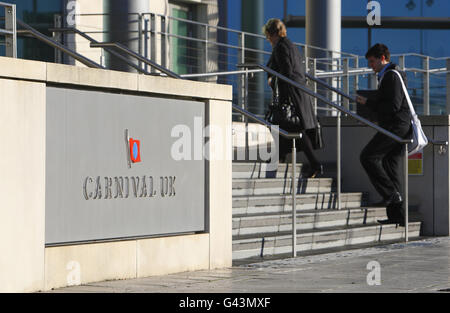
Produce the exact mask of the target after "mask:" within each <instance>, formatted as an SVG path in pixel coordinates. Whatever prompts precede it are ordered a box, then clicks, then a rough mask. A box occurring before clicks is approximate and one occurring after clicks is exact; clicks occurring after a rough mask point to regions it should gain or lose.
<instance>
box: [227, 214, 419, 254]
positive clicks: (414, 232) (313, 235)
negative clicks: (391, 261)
mask: <svg viewBox="0 0 450 313" xmlns="http://www.w3.org/2000/svg"><path fill="white" fill-rule="evenodd" d="M420 226H421V223H420V222H411V223H409V234H408V236H409V237H410V238H411V239H414V238H418V237H419V236H420ZM404 236H405V228H404V227H400V226H398V225H395V224H389V225H380V224H369V225H363V226H361V225H357V226H353V225H350V226H342V227H331V228H321V229H316V230H314V231H311V230H298V231H297V250H298V251H299V252H303V251H312V250H319V249H327V248H335V247H342V249H346V248H347V247H349V246H352V245H358V244H363V243H379V242H381V241H388V240H401V239H403V238H404ZM291 250H292V236H291V234H290V232H275V233H261V234H259V235H258V236H255V235H240V236H233V259H234V260H237V259H245V258H252V257H257V256H265V255H277V254H286V253H289V252H290V251H291Z"/></svg>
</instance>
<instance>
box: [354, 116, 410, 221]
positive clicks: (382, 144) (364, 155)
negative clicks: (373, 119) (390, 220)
mask: <svg viewBox="0 0 450 313" xmlns="http://www.w3.org/2000/svg"><path fill="white" fill-rule="evenodd" d="M390 131H391V132H393V133H394V134H396V135H398V136H400V137H401V138H406V137H407V136H408V135H409V134H410V131H411V126H410V125H398V126H397V127H396V128H395V129H391V130H390ZM403 149H404V147H403V145H402V144H399V143H398V142H396V141H394V140H393V139H391V138H389V137H387V136H385V135H383V134H381V133H377V134H376V135H375V136H374V137H373V138H372V140H370V142H369V143H368V144H367V145H366V146H365V147H364V149H363V151H362V152H361V155H360V160H361V164H362V166H363V167H364V169H365V170H366V172H367V175H368V176H369V179H370V181H371V182H372V184H373V186H374V187H375V189H376V190H377V191H378V193H379V194H380V195H381V196H382V197H383V199H388V198H389V197H390V196H391V195H392V194H393V193H395V192H399V193H400V194H401V193H402V190H403V188H402V186H403V184H402V170H401V165H402V156H403V153H402V152H403ZM392 210H394V212H392ZM399 210H400V208H398V210H397V208H389V209H388V217H398V216H400V215H399V214H400V212H399Z"/></svg>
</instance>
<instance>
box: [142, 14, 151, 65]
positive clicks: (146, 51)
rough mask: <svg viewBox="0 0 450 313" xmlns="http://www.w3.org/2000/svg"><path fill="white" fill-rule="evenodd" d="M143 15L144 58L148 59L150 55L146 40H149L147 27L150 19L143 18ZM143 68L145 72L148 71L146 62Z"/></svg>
mask: <svg viewBox="0 0 450 313" xmlns="http://www.w3.org/2000/svg"><path fill="white" fill-rule="evenodd" d="M143 17H144V57H145V58H146V59H150V56H149V54H148V49H149V47H148V42H149V37H148V27H149V24H150V21H149V19H148V18H145V15H144V16H143ZM144 70H145V71H146V72H148V64H147V63H145V64H144Z"/></svg>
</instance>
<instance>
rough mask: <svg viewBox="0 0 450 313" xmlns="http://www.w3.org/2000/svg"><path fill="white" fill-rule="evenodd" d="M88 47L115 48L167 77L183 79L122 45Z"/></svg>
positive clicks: (95, 44)
mask: <svg viewBox="0 0 450 313" xmlns="http://www.w3.org/2000/svg"><path fill="white" fill-rule="evenodd" d="M90 47H91V48H105V47H113V48H117V49H119V50H120V51H122V52H125V53H126V54H128V55H130V56H132V57H134V58H136V59H137V60H139V61H141V62H143V63H145V64H147V65H150V66H151V67H153V68H155V69H157V70H158V71H160V72H162V73H164V74H166V75H167V76H169V77H172V78H176V79H183V78H182V77H181V76H180V75H178V74H176V73H174V72H172V71H170V70H168V69H167V68H165V67H163V66H161V65H159V64H157V63H155V62H153V61H151V60H149V59H147V58H145V57H143V56H142V55H140V54H137V53H136V52H134V51H132V50H130V49H128V48H127V47H125V46H124V45H122V44H120V43H117V42H98V43H93V42H91V44H90Z"/></svg>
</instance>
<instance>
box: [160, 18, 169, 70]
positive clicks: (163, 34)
mask: <svg viewBox="0 0 450 313" xmlns="http://www.w3.org/2000/svg"><path fill="white" fill-rule="evenodd" d="M167 37H168V36H167V24H166V17H165V16H161V65H162V66H164V67H165V68H169V67H168V66H167V58H166V57H167V42H166V41H167Z"/></svg>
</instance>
